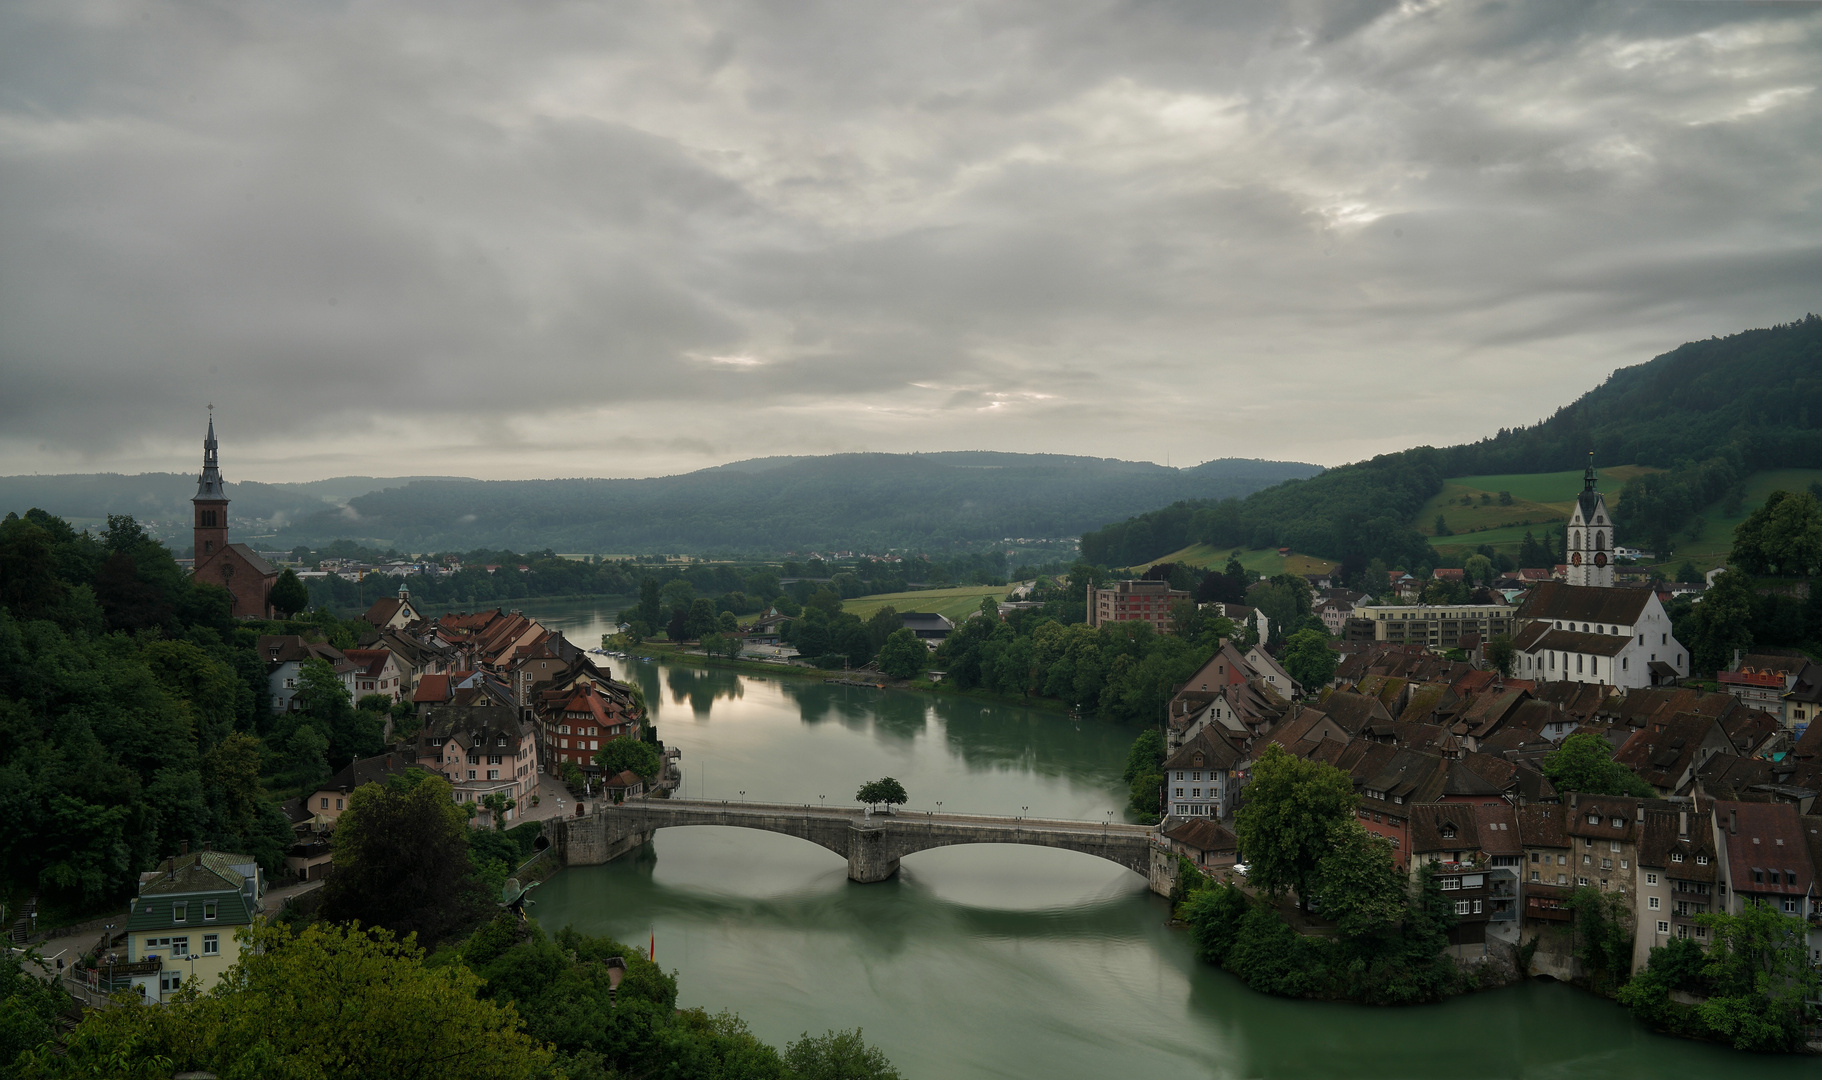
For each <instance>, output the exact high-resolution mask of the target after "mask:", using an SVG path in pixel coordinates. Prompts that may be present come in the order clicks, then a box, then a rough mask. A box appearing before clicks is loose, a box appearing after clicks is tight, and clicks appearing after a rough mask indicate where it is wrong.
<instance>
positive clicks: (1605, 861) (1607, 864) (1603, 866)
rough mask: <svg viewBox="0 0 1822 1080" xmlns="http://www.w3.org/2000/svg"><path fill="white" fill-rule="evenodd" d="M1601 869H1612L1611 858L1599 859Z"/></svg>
mask: <svg viewBox="0 0 1822 1080" xmlns="http://www.w3.org/2000/svg"><path fill="white" fill-rule="evenodd" d="M1601 869H1602V870H1611V869H1613V860H1612V859H1602V860H1601Z"/></svg>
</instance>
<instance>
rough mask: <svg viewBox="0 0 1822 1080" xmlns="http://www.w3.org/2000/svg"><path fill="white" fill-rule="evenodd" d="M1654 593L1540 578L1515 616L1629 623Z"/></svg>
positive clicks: (1643, 610) (1639, 614) (1640, 611)
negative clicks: (1571, 583) (1569, 583)
mask: <svg viewBox="0 0 1822 1080" xmlns="http://www.w3.org/2000/svg"><path fill="white" fill-rule="evenodd" d="M1653 595H1654V594H1653V593H1652V591H1651V590H1650V589H1622V588H1602V587H1599V586H1594V585H1567V584H1564V583H1562V582H1560V581H1540V582H1538V583H1537V584H1536V585H1535V586H1533V587H1532V589H1531V591H1530V592H1529V593H1528V594H1526V596H1525V602H1524V606H1522V607H1520V608H1519V609H1518V618H1519V619H1521V620H1523V619H1546V620H1551V621H1555V620H1562V621H1564V622H1568V621H1571V620H1573V621H1574V622H1575V623H1577V624H1578V625H1579V624H1581V623H1584V622H1586V623H1590V624H1592V623H1621V624H1624V625H1627V626H1630V625H1632V624H1634V623H1637V622H1638V620H1639V616H1641V615H1643V614H1644V613H1645V607H1646V605H1648V604H1649V603H1650V602H1651V598H1652V596H1653Z"/></svg>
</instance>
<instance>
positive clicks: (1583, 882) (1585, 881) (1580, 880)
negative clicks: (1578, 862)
mask: <svg viewBox="0 0 1822 1080" xmlns="http://www.w3.org/2000/svg"><path fill="white" fill-rule="evenodd" d="M1575 883H1576V884H1577V885H1582V886H1586V885H1587V884H1588V879H1587V878H1585V877H1578V878H1576V879H1575Z"/></svg>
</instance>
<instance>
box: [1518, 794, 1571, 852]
mask: <svg viewBox="0 0 1822 1080" xmlns="http://www.w3.org/2000/svg"><path fill="white" fill-rule="evenodd" d="M1568 812H1569V808H1568V807H1567V806H1564V805H1563V804H1561V803H1533V804H1532V805H1530V806H1521V807H1519V808H1518V838H1519V839H1520V840H1521V841H1523V842H1524V845H1525V846H1526V847H1547V848H1566V847H1568V846H1569V833H1568V830H1567V829H1565V828H1564V819H1565V818H1566V817H1567V816H1568Z"/></svg>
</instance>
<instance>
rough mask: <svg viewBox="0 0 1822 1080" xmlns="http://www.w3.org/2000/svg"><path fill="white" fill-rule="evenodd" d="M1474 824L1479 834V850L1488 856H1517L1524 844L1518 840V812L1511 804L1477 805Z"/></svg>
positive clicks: (1501, 802) (1522, 850)
mask: <svg viewBox="0 0 1822 1080" xmlns="http://www.w3.org/2000/svg"><path fill="white" fill-rule="evenodd" d="M1474 824H1475V826H1476V827H1477V828H1478V830H1479V834H1480V849H1481V850H1482V851H1484V852H1486V853H1487V854H1489V855H1519V854H1522V853H1523V852H1524V844H1523V843H1521V842H1520V841H1519V838H1518V811H1517V810H1516V809H1514V808H1513V806H1512V804H1511V803H1508V802H1505V801H1503V800H1502V801H1500V802H1496V803H1478V804H1476V805H1475V807H1474Z"/></svg>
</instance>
